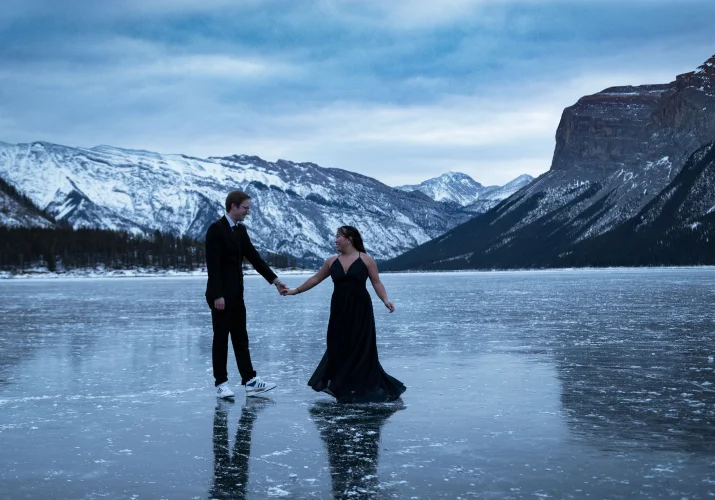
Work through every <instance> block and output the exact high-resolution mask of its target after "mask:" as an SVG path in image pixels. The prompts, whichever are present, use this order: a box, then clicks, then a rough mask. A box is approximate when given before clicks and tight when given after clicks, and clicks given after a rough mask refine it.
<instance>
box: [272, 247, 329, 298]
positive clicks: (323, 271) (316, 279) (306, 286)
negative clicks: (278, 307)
mask: <svg viewBox="0 0 715 500" xmlns="http://www.w3.org/2000/svg"><path fill="white" fill-rule="evenodd" d="M336 258H337V257H336V256H333V257H328V259H327V260H326V261H325V262H323V265H322V266H321V268H320V269H319V270H318V272H317V273H315V274H314V275H313V276H311V277H310V278H308V279H307V280H305V282H304V283H303V284H302V285H300V286H297V287H296V288H290V289H288V290H283V291H282V292H281V295H298V294H299V293H303V292H307V291H308V290H310V289H311V288H313V287H314V286H315V285H317V284H319V283H320V282H321V281H323V280H324V279H325V278H327V277H328V276H330V265H331V264H332V263H333V261H334V260H335V259H336Z"/></svg>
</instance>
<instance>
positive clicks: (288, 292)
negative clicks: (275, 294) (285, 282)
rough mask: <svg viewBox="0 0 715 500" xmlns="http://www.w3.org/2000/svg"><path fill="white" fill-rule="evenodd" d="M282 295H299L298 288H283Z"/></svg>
mask: <svg viewBox="0 0 715 500" xmlns="http://www.w3.org/2000/svg"><path fill="white" fill-rule="evenodd" d="M281 295H283V296H284V297H285V296H286V295H298V290H297V289H296V288H284V289H283V290H281Z"/></svg>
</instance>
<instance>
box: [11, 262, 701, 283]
mask: <svg viewBox="0 0 715 500" xmlns="http://www.w3.org/2000/svg"><path fill="white" fill-rule="evenodd" d="M684 269H692V270H715V266H712V265H702V266H639V267H560V268H543V269H542V268H540V269H528V268H519V269H459V270H456V269H455V270H413V271H410V270H407V271H381V272H380V273H381V274H383V275H389V274H401V275H411V274H413V275H417V274H467V273H484V274H488V273H520V272H521V273H523V272H533V273H541V272H597V271H624V272H625V271H639V270H684ZM273 271H274V272H275V273H276V274H278V275H282V276H287V275H288V276H289V275H295V276H300V275H310V274H314V273H316V272H317V271H318V270H317V269H281V268H275V269H273ZM206 275H207V274H206V270H205V269H194V270H192V271H177V270H173V269H167V270H157V269H146V268H139V269H113V270H109V271H107V270H104V269H101V268H97V269H74V270H72V271H67V272H49V271H47V270H46V269H43V268H34V269H30V270H29V271H27V272H25V273H13V272H11V271H0V281H3V280H5V281H14V280H20V281H24V280H38V279H47V280H55V279H98V278H186V277H206ZM244 276H258V272H257V271H255V270H254V269H253V268H249V269H246V270H244Z"/></svg>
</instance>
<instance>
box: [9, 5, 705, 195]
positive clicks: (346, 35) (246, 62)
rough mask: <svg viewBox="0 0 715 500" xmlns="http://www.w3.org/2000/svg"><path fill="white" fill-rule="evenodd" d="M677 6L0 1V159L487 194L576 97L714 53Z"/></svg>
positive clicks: (546, 151) (660, 76)
mask: <svg viewBox="0 0 715 500" xmlns="http://www.w3.org/2000/svg"><path fill="white" fill-rule="evenodd" d="M683 1H684V3H682V4H678V6H674V5H673V3H672V2H667V1H665V0H654V1H648V2H645V0H642V1H641V0H638V1H634V2H615V1H611V0H602V1H599V2H591V1H585V0H573V1H568V2H566V1H536V0H521V1H508V0H497V1H485V0H446V1H445V2H441V3H434V2H428V1H426V0H406V1H405V2H384V1H377V0H366V1H358V0H315V1H310V2H300V3H289V2H284V1H278V0H265V1H258V0H255V1H254V0H251V1H234V0H231V1H228V0H226V1H223V0H219V1H208V0H206V1H196V0H177V1H173V0H172V1H169V0H157V1H154V2H144V1H141V2H140V1H139V0H124V1H121V2H119V1H118V2H94V1H92V2H90V1H88V0H83V1H79V0H67V1H64V2H52V1H49V0H24V1H23V2H19V1H17V0H8V2H9V3H8V4H7V9H6V10H7V15H5V14H6V11H5V10H4V11H3V16H4V17H3V20H1V21H0V36H2V37H3V39H4V40H5V41H6V42H7V43H6V44H5V45H4V46H3V49H4V50H3V51H2V52H1V53H0V112H1V113H0V114H1V115H2V116H3V119H2V120H0V140H4V141H8V142H28V141H32V140H37V139H43V140H49V141H52V142H58V143H64V144H69V145H85V146H93V145H96V144H100V143H106V144H112V145H117V146H120V147H128V148H140V149H149V150H155V151H159V152H176V153H179V152H180V153H186V154H192V155H196V156H210V155H223V154H226V155H227V154H233V153H246V154H257V155H259V156H262V157H264V158H266V159H269V160H275V159H277V158H285V159H289V160H294V161H312V162H316V163H319V164H321V165H324V166H331V167H340V168H346V169H349V170H354V171H358V172H361V173H363V174H366V175H370V176H374V177H377V178H378V179H380V180H382V181H384V182H387V183H390V184H404V183H415V182H419V181H421V180H424V179H425V178H427V177H433V176H436V175H439V174H441V173H443V172H445V171H448V170H463V171H465V172H467V173H469V174H470V175H472V176H473V177H474V178H475V179H477V180H478V181H480V182H483V183H486V184H489V183H503V182H506V181H508V180H510V179H511V178H513V177H516V176H517V175H519V174H521V173H530V174H532V175H537V174H538V173H540V172H543V171H545V170H546V169H548V168H549V165H550V162H551V155H552V154H553V146H554V134H555V132H556V126H557V125H558V121H559V119H560V115H561V112H562V110H563V108H564V107H566V106H569V105H571V104H573V103H574V102H576V100H577V99H578V98H579V97H581V96H583V95H585V94H591V93H594V92H597V91H599V90H602V89H604V88H606V87H609V86H614V85H628V84H631V85H638V84H644V83H664V82H668V81H671V80H673V79H674V77H675V75H676V74H678V73H682V72H685V71H689V70H692V69H694V68H695V67H696V66H697V65H699V64H701V63H702V62H703V61H704V60H705V59H707V58H708V57H709V56H710V55H712V53H713V52H715V39H714V38H715V37H714V36H713V35H712V29H711V26H710V24H711V23H710V22H709V19H712V18H713V17H714V16H715V3H713V2H710V1H705V0H683ZM4 7H5V5H4ZM520 169H524V170H523V171H519V170H520Z"/></svg>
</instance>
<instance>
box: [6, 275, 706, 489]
mask: <svg viewBox="0 0 715 500" xmlns="http://www.w3.org/2000/svg"><path fill="white" fill-rule="evenodd" d="M382 278H383V282H384V283H385V285H386V287H387V290H388V292H389V294H390V297H391V299H392V300H393V302H394V303H395V305H396V308H397V310H396V311H395V313H393V314H389V313H388V312H387V310H386V309H385V308H384V307H383V306H382V304H381V303H379V301H377V300H376V299H374V304H375V312H376V321H377V329H378V346H379V349H380V359H381V362H382V364H383V366H384V367H385V369H386V370H387V371H388V373H390V374H392V375H394V376H395V377H397V378H399V379H400V380H402V381H403V382H404V383H405V384H406V385H407V386H408V390H407V392H406V393H405V394H404V396H403V398H402V401H399V402H397V403H394V404H390V405H352V406H351V405H337V404H335V403H332V402H331V399H330V398H329V397H328V396H326V395H324V394H318V393H315V392H313V391H312V390H311V389H310V388H308V387H307V386H306V381H307V380H308V378H309V377H310V375H311V373H312V370H313V369H314V367H315V365H316V364H317V362H318V361H319V359H320V357H321V355H322V352H323V349H324V343H325V338H324V337H325V328H326V322H327V317H328V303H329V298H330V293H331V288H332V287H331V285H330V283H329V282H326V283H323V284H322V285H320V286H319V287H317V288H315V289H314V290H311V291H310V292H308V293H305V294H301V295H299V296H296V297H280V296H278V294H277V293H276V292H275V289H274V288H273V287H271V286H269V285H267V284H266V283H265V281H264V280H263V279H262V278H260V277H258V276H249V277H247V278H246V302H247V308H248V313H249V334H250V337H251V349H252V355H253V360H254V364H255V366H256V368H257V370H258V371H259V373H260V374H261V375H262V376H264V377H265V378H267V379H270V380H274V381H276V382H278V384H279V385H278V388H277V389H275V390H274V391H272V393H269V396H270V397H266V398H265V399H257V400H248V401H249V402H248V403H247V402H246V401H245V399H244V398H240V397H239V398H236V401H235V402H221V403H217V400H216V398H215V397H214V393H213V383H212V378H211V363H210V354H211V328H210V317H209V313H208V309H207V308H206V306H205V302H204V298H203V289H204V284H205V279H204V278H201V277H183V278H129V279H101V278H97V279H92V280H89V279H66V280H63V279H52V280H42V279H37V280H4V281H1V282H0V313H1V314H0V498H38V499H44V498H202V499H205V498H240V497H241V496H246V497H247V498H267V497H279V498H282V497H285V498H328V497H330V496H334V497H346V498H450V499H452V498H504V499H509V498H532V497H544V498H548V497H550V498H586V497H588V498H661V497H663V498H665V497H675V498H681V497H687V498H704V497H708V496H711V495H715V431H714V430H713V429H714V428H715V427H714V425H713V424H715V422H714V420H715V384H714V383H715V375H714V374H713V367H714V365H713V363H712V356H713V354H714V351H715V349H714V348H713V345H714V343H713V332H715V313H714V312H713V307H712V304H713V303H714V302H715V300H714V299H715V269H712V268H699V269H660V270H647V269H643V270H635V269H619V270H563V271H533V272H493V273H444V274H394V275H391V274H388V275H383V276H382ZM304 279H305V276H295V275H294V276H284V277H283V280H284V281H285V282H287V283H288V284H289V285H290V286H295V285H297V284H300V283H302V282H303V280H304ZM229 377H231V378H232V381H233V382H235V381H236V379H237V372H236V367H235V364H233V363H229Z"/></svg>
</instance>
